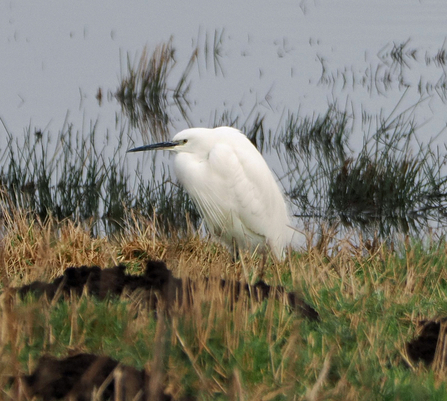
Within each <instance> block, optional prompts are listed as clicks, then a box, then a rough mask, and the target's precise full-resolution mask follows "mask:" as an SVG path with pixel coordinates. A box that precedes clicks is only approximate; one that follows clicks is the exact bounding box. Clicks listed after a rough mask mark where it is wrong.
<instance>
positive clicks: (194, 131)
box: [128, 127, 292, 259]
mask: <svg viewBox="0 0 447 401" xmlns="http://www.w3.org/2000/svg"><path fill="white" fill-rule="evenodd" d="M152 149H163V150H169V151H172V152H175V153H176V155H175V160H174V171H175V173H176V176H177V179H178V180H179V182H180V183H181V184H182V185H183V187H184V188H185V189H186V191H187V192H188V194H189V196H190V197H191V198H192V200H193V202H194V203H195V205H196V206H197V208H198V210H199V212H200V215H201V216H202V218H203V219H204V220H205V223H206V226H207V228H208V230H209V231H210V232H211V234H213V235H215V236H217V237H218V238H220V240H221V241H222V242H224V243H225V244H227V245H228V246H229V247H230V248H231V249H232V250H233V251H234V246H235V245H236V246H237V250H238V249H249V250H250V251H254V250H255V249H256V248H257V247H260V248H263V247H264V246H265V244H267V245H268V246H269V247H270V249H271V250H272V252H273V254H274V255H275V257H276V258H277V259H281V258H282V257H283V253H284V247H285V246H286V245H287V244H288V243H289V242H290V240H291V233H292V229H291V228H290V220H289V215H288V212H287V206H286V203H285V201H284V197H283V194H282V192H281V190H280V189H279V187H278V184H277V183H276V181H275V178H274V177H273V174H272V172H271V171H270V169H269V167H268V166H267V164H266V162H265V160H264V158H263V157H262V156H261V154H260V153H259V152H258V150H257V149H256V148H255V146H254V145H253V144H252V143H251V142H250V141H249V140H248V138H247V137H246V136H245V135H244V134H243V133H242V132H240V131H239V130H237V129H235V128H231V127H218V128H214V129H208V128H190V129H186V130H184V131H181V132H179V133H178V134H177V135H175V136H174V138H173V139H172V141H170V142H161V143H156V144H153V145H146V146H141V147H138V148H134V149H130V150H129V151H128V152H140V151H145V150H152Z"/></svg>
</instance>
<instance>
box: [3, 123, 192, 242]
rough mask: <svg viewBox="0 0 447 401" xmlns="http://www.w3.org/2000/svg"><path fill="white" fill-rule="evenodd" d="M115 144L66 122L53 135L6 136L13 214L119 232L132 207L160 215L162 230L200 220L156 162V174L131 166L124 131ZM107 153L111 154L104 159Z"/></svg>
mask: <svg viewBox="0 0 447 401" xmlns="http://www.w3.org/2000/svg"><path fill="white" fill-rule="evenodd" d="M99 144H100V145H99ZM100 146H101V147H100ZM110 147H111V146H110V144H109V143H108V141H106V142H103V143H101V142H99V141H98V139H97V137H96V127H95V125H93V126H92V127H91V131H90V132H88V133H86V134H81V133H79V132H76V133H75V132H74V128H73V126H71V125H68V124H67V125H66V126H64V127H63V129H62V130H61V131H60V133H59V134H58V135H57V137H56V138H53V137H52V136H51V134H50V133H47V132H44V133H42V134H41V135H39V136H36V135H34V134H33V132H32V130H31V129H28V130H27V131H26V133H25V136H24V138H23V139H22V140H20V141H19V139H16V140H13V139H12V135H11V134H9V141H8V146H7V148H6V149H5V151H4V153H3V155H2V157H1V158H0V160H2V162H3V163H2V165H1V166H0V184H1V189H2V191H3V194H4V195H5V197H3V198H2V199H1V201H2V202H3V206H4V207H5V208H6V209H8V210H9V212H10V213H12V212H13V210H14V208H21V209H23V210H31V211H32V213H33V214H34V215H35V216H37V217H38V218H39V219H40V221H46V219H47V218H49V217H51V218H53V219H56V220H58V221H62V220H64V219H67V218H69V219H70V220H72V221H74V222H77V223H84V222H86V223H87V224H88V225H89V226H91V229H92V232H93V233H94V234H98V233H100V232H101V231H105V232H107V233H117V232H119V231H120V230H121V229H122V226H123V225H124V224H125V223H124V220H125V213H126V210H130V209H137V210H139V211H141V213H143V214H144V215H145V216H146V217H147V218H149V219H150V218H153V217H154V216H155V217H156V218H157V222H156V225H157V227H158V228H160V229H162V230H163V232H164V233H170V232H172V233H174V232H176V233H182V232H186V230H187V225H188V224H191V225H192V226H193V227H195V228H197V227H198V226H199V224H200V217H199V215H198V213H197V211H196V209H195V207H194V205H193V204H192V202H191V201H190V200H189V198H188V196H187V194H186V193H185V191H184V190H183V189H182V188H181V187H179V186H178V185H177V184H176V183H175V182H173V181H172V179H171V177H170V174H169V171H168V170H163V171H162V172H161V180H158V178H157V177H158V174H159V173H158V169H159V167H158V166H157V165H156V164H155V160H153V164H152V166H153V168H152V170H151V175H149V176H148V174H146V173H145V174H143V171H142V170H143V167H142V166H140V165H138V167H137V169H136V171H135V172H129V171H128V169H127V164H126V160H125V158H124V157H125V156H124V154H125V153H124V152H125V150H126V148H127V147H126V148H125V145H124V142H123V132H121V134H120V137H119V138H118V143H117V144H115V148H114V149H112V150H111V149H110ZM110 152H112V157H109V158H106V156H105V154H106V153H110ZM144 171H147V169H146V168H144ZM130 174H132V176H134V179H133V180H131V179H130V177H129V175H130ZM187 221H189V223H187ZM174 228H175V229H174Z"/></svg>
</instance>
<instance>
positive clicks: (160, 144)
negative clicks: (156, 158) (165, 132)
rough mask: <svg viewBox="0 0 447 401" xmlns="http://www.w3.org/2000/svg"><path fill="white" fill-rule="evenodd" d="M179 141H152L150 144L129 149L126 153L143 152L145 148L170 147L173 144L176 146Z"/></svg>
mask: <svg viewBox="0 0 447 401" xmlns="http://www.w3.org/2000/svg"><path fill="white" fill-rule="evenodd" d="M178 144H179V142H160V143H154V144H152V145H144V146H139V147H138V148H133V149H129V150H128V151H127V153H130V152H144V151H145V150H153V149H168V150H169V149H171V148H173V147H175V146H177V145H178Z"/></svg>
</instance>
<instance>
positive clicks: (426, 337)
mask: <svg viewBox="0 0 447 401" xmlns="http://www.w3.org/2000/svg"><path fill="white" fill-rule="evenodd" d="M445 321H446V319H443V320H437V321H434V320H428V321H427V320H424V321H421V322H420V323H419V325H418V328H417V331H418V332H419V335H418V336H417V337H416V338H414V339H413V340H411V341H409V342H408V343H407V344H406V349H407V354H408V356H409V358H410V360H411V361H412V362H413V363H418V362H423V363H424V364H425V365H426V366H430V365H431V364H432V363H433V361H434V359H435V354H436V348H437V345H438V338H439V333H440V329H441V324H442V323H443V322H445Z"/></svg>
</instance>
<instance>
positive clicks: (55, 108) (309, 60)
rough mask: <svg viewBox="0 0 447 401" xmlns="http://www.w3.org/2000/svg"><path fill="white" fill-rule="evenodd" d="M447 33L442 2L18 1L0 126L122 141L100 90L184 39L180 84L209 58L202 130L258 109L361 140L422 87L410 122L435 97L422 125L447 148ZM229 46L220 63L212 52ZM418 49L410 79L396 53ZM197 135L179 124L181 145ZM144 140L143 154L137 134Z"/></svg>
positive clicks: (1, 83)
mask: <svg viewBox="0 0 447 401" xmlns="http://www.w3.org/2000/svg"><path fill="white" fill-rule="evenodd" d="M446 23H447V3H446V2H444V1H440V0H439V1H415V0H394V1H388V0H375V1H369V2H366V1H347V0H343V1H333V2H324V1H306V0H303V1H298V0H297V1H278V2H268V1H263V2H259V1H244V2H239V1H227V2H217V1H190V2H188V3H185V2H181V1H165V2H155V1H152V2H150V1H133V2H132V3H131V4H129V3H126V2H121V1H107V2H105V1H103V2H102V1H99V2H90V1H80V2H72V3H69V4H67V3H58V2H47V1H35V0H33V1H15V0H12V1H5V2H2V3H1V4H0V71H1V75H0V116H1V118H2V119H3V121H4V122H5V124H6V125H7V127H8V129H9V131H10V132H11V133H12V134H13V135H15V136H20V135H22V134H23V130H24V128H26V127H28V126H31V127H32V128H33V129H34V128H38V129H42V130H44V129H45V130H49V131H52V132H57V131H58V130H59V129H60V128H61V127H62V124H63V122H64V121H65V119H66V118H67V113H69V115H68V120H69V122H71V123H73V124H74V126H75V127H76V128H77V129H79V130H82V129H83V126H85V125H86V124H89V123H90V121H96V120H98V122H99V130H98V133H101V132H103V133H105V132H106V131H109V133H111V134H112V135H113V133H114V132H116V131H117V127H116V113H118V116H119V111H120V108H119V106H118V104H117V102H116V101H115V100H109V101H108V100H107V99H106V100H105V101H104V102H103V104H102V106H101V107H100V106H99V105H98V102H97V100H96V98H95V96H96V93H97V90H98V88H102V91H103V93H104V94H107V93H108V92H110V91H115V90H116V87H117V86H118V82H119V77H120V75H121V71H122V70H123V69H124V70H125V68H124V67H125V61H126V57H127V54H129V55H130V56H131V57H132V58H135V57H138V55H140V54H141V52H142V50H143V48H144V46H145V45H147V46H148V49H149V51H152V50H153V49H154V48H155V46H156V45H157V44H159V43H161V42H163V41H167V40H169V38H170V37H171V36H172V37H173V45H174V47H175V49H176V52H177V53H176V59H177V63H178V64H177V66H176V71H178V74H180V73H181V72H182V71H183V68H184V67H185V66H186V63H187V61H188V59H189V57H190V56H191V53H192V51H193V48H194V47H195V46H197V45H198V46H199V50H200V52H199V62H198V63H197V65H196V67H195V68H194V69H193V71H192V73H191V75H190V78H191V92H190V95H189V98H190V100H191V101H192V102H193V103H192V107H191V111H190V113H189V114H190V115H189V117H190V120H191V122H192V124H193V125H196V126H199V125H200V126H207V125H210V124H212V123H213V121H214V116H215V113H216V112H217V114H221V113H222V112H224V111H225V110H229V111H231V113H232V114H233V115H239V116H241V118H248V119H250V116H253V113H252V114H250V113H251V112H252V110H253V109H254V110H257V111H259V112H261V113H262V114H266V118H267V122H268V127H269V128H271V129H275V127H276V126H277V125H278V123H279V121H280V119H281V116H283V114H284V113H285V112H286V111H287V110H291V111H296V110H298V109H300V113H301V114H302V115H309V114H313V113H316V112H317V113H318V112H324V111H325V110H326V109H327V107H328V103H331V102H337V104H339V105H340V106H342V107H345V105H346V107H347V109H348V110H351V111H352V113H353V117H354V121H355V122H354V124H355V127H356V130H357V131H356V135H357V134H358V135H359V137H361V136H362V127H361V124H359V123H358V122H359V121H361V113H362V111H365V112H366V113H368V114H372V115H374V114H379V113H382V114H384V115H389V113H391V111H392V110H393V109H394V107H395V106H396V104H397V102H398V100H399V99H400V98H401V97H402V95H403V93H404V91H405V89H407V88H408V89H407V91H406V92H405V96H404V98H403V100H402V102H401V105H400V106H399V108H398V110H404V109H405V108H406V107H408V106H410V105H413V104H415V103H416V102H417V101H418V100H419V99H420V98H421V96H422V97H424V98H426V100H425V101H424V103H423V104H422V105H421V106H420V107H419V108H418V110H417V116H418V121H419V122H420V123H422V122H424V123H425V125H424V127H423V129H421V133H423V135H424V136H434V135H436V134H438V133H439V132H441V131H442V130H443V129H444V127H445V126H446V122H447V113H446V112H445V111H446V110H445V109H446V99H447V92H445V90H444V89H443V87H442V84H443V83H444V81H445V80H446V75H445V64H442V63H435V62H434V61H433V60H435V56H436V55H437V54H438V53H439V51H440V49H443V48H447V45H446V44H444V41H445V40H446V38H447V24H446ZM216 33H217V34H218V35H219V36H220V35H221V38H222V41H221V45H220V50H221V52H220V56H219V57H218V59H217V62H216V60H215V59H213V57H212V56H211V55H208V57H207V56H206V54H205V51H204V49H205V47H206V43H207V44H208V46H209V47H210V48H212V46H213V41H214V35H215V34H216ZM407 41H408V43H407V44H406V46H405V47H404V51H403V57H404V60H403V61H404V63H403V66H402V65H401V66H399V65H396V64H393V58H392V56H391V55H390V53H391V51H392V50H393V47H394V46H399V45H401V44H403V43H405V42H407ZM446 50H447V49H446ZM444 61H445V59H444ZM123 66H124V67H123ZM371 77H374V80H377V83H374V82H372V81H371V79H372V78H371ZM385 77H387V79H385ZM385 81H386V82H385ZM427 121H428V123H427ZM124 122H125V121H124ZM186 126H187V123H186V122H185V121H184V120H183V119H182V118H181V117H180V116H177V118H176V121H175V123H174V126H173V127H172V134H174V133H175V132H176V131H177V130H180V129H183V128H185V127H186ZM84 129H85V128H84ZM0 133H4V128H3V127H0ZM2 136H3V135H2ZM131 136H132V138H133V140H135V141H137V142H141V137H140V134H139V133H138V132H137V131H135V130H132V131H131ZM1 145H3V144H1Z"/></svg>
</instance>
